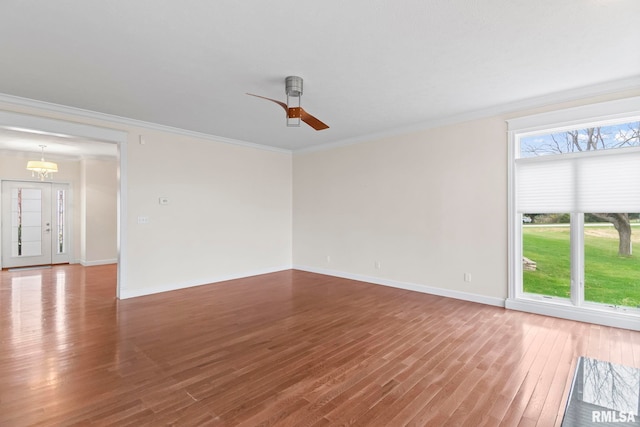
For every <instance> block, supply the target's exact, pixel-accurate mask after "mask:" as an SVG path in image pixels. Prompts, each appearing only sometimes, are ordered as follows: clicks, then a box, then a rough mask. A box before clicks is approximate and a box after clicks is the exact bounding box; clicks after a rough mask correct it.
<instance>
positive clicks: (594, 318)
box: [505, 298, 640, 331]
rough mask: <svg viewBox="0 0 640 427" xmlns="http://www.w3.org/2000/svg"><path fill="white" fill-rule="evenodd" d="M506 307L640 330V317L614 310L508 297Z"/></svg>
mask: <svg viewBox="0 0 640 427" xmlns="http://www.w3.org/2000/svg"><path fill="white" fill-rule="evenodd" d="M505 307H506V308H508V309H511V310H519V311H525V312H527V313H534V314H541V315H543V316H551V317H559V318H561V319H569V320H576V321H578V322H586V323H594V324H596V325H604V326H612V327H614V328H623V329H630V330H633V331H640V317H637V316H634V317H630V316H628V315H623V314H619V313H615V312H612V311H604V310H597V309H591V308H585V307H574V306H571V307H568V306H565V305H562V304H552V303H548V302H539V301H533V300H524V299H513V298H508V299H507V300H506V301H505Z"/></svg>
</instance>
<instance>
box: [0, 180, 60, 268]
mask: <svg viewBox="0 0 640 427" xmlns="http://www.w3.org/2000/svg"><path fill="white" fill-rule="evenodd" d="M68 194H69V186H68V185H67V184H58V183H51V182H28V181H24V182H23V181H2V267H3V268H10V267H26V266H33V265H46V264H61V263H66V262H69V259H70V257H69V250H68V243H69V242H68V235H69V233H68V231H67V228H68V227H67V223H68V220H67V218H68V217H69V215H68V212H67V207H68V201H67V199H68Z"/></svg>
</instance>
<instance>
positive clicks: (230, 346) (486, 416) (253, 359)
mask: <svg viewBox="0 0 640 427" xmlns="http://www.w3.org/2000/svg"><path fill="white" fill-rule="evenodd" d="M114 283H115V266H100V267H88V268H83V267H80V266H77V265H70V266H60V267H54V268H51V269H44V270H31V271H21V272H11V273H10V272H7V271H3V272H1V273H0V322H1V323H0V339H1V346H0V426H31V425H47V426H48V425H51V426H60V425H64V426H67V425H118V426H126V425H135V426H141V425H149V426H158V425H178V426H195V425H211V426H233V425H242V426H255V425H261V426H268V425H278V426H338V425H361V426H403V425H412V426H446V425H465V426H481V425H485V426H499V425H503V426H557V425H559V424H560V421H561V418H562V413H563V410H564V402H565V400H566V397H567V394H568V390H569V386H570V382H571V377H572V373H573V369H574V366H575V363H576V359H577V357H578V356H581V355H586V356H590V357H595V358H600V359H604V360H609V361H612V362H616V363H621V364H625V365H630V366H635V367H640V333H638V332H632V331H627V330H621V329H615V328H609V327H603V326H596V325H589V324H584V323H578V322H572V321H567V320H560V319H554V318H547V317H542V316H537V315H532V314H526V313H519V312H515V311H507V310H504V309H500V308H497V307H491V306H484V305H480V304H474V303H470V302H464V301H458V300H453V299H447V298H441V297H437V296H432V295H426V294H420V293H414V292H410V291H404V290H399V289H393V288H387V287H383V286H376V285H370V284H366V283H362V282H355V281H351V280H344V279H337V278H333V277H328V276H322V275H317V274H312V273H306V272H301V271H285V272H280V273H274V274H269V275H263V276H257V277H253V278H248V279H242V280H235V281H230V282H225V283H219V284H214V285H207V286H200V287H197V288H191V289H185V290H180V291H175V292H168V293H164V294H157V295H151V296H147V297H140V298H134V299H129V300H124V301H118V300H116V299H115V285H114Z"/></svg>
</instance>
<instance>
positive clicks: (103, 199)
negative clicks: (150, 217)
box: [80, 159, 118, 265]
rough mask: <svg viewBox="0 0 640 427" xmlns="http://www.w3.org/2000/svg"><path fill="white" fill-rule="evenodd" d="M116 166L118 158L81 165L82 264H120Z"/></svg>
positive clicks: (85, 161)
mask: <svg viewBox="0 0 640 427" xmlns="http://www.w3.org/2000/svg"><path fill="white" fill-rule="evenodd" d="M117 167H118V164H117V162H116V160H115V159H83V160H82V161H81V162H80V169H81V176H82V179H81V187H82V191H81V200H80V203H81V205H82V212H83V215H82V218H81V221H82V223H81V228H82V233H81V238H82V241H81V255H80V262H81V263H82V264H83V265H99V264H109V263H115V262H116V261H117V258H118V248H117V245H116V242H117V233H118V230H117V200H118V194H117V184H118V178H117Z"/></svg>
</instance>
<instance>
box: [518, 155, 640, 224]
mask: <svg viewBox="0 0 640 427" xmlns="http://www.w3.org/2000/svg"><path fill="white" fill-rule="evenodd" d="M515 163H516V206H517V210H518V212H520V213H565V212H585V213H588V212H594V213H601V212H621V213H635V212H640V150H638V149H635V148H633V149H618V150H610V151H602V152H597V151H592V152H586V153H577V154H569V155H562V154H560V155H550V156H548V158H547V157H537V158H527V159H517V160H516V162H515Z"/></svg>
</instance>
